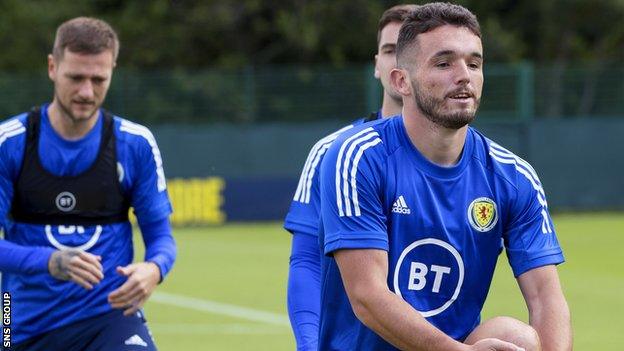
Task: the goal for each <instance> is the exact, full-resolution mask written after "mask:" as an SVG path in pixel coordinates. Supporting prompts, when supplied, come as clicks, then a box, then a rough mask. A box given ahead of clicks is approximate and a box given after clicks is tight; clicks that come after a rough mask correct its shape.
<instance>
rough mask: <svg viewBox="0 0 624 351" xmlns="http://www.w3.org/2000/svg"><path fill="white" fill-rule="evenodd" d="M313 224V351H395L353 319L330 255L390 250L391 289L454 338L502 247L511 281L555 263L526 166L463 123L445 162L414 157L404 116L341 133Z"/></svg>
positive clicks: (470, 320)
mask: <svg viewBox="0 0 624 351" xmlns="http://www.w3.org/2000/svg"><path fill="white" fill-rule="evenodd" d="M321 217H322V224H323V226H322V230H321V231H320V234H319V235H320V238H319V239H320V242H321V246H322V247H323V248H324V252H325V254H326V256H325V257H324V259H323V271H322V277H323V283H322V284H323V287H322V297H321V301H322V304H321V306H322V307H321V326H320V340H319V348H320V349H321V350H396V349H395V348H394V347H393V346H392V345H390V344H389V343H387V342H386V341H384V340H383V339H382V338H381V337H379V336H378V335H377V334H375V333H374V332H373V331H372V330H370V329H368V328H367V327H366V326H365V325H364V324H362V323H361V322H360V321H359V320H358V319H357V318H356V316H355V315H354V313H353V310H352V308H351V305H350V303H349V300H348V297H347V295H346V292H345V290H344V286H343V284H342V280H341V277H340V272H339V270H338V266H337V265H336V261H335V260H334V259H333V258H332V256H331V255H332V253H333V252H334V251H336V250H341V249H379V250H385V251H387V252H388V281H387V284H388V287H389V288H390V290H391V291H393V292H394V293H396V294H397V295H399V296H400V297H402V298H403V299H404V300H405V301H407V302H408V303H409V304H410V305H411V306H412V307H413V308H414V309H416V310H417V311H419V312H420V313H421V314H422V315H423V316H424V317H426V319H427V320H428V321H429V322H430V323H431V324H433V325H435V326H436V327H437V328H439V329H440V330H442V331H443V332H444V333H446V334H447V335H449V336H451V337H453V338H455V339H457V340H463V339H464V338H465V337H466V336H467V335H468V334H469V333H470V332H471V331H472V330H473V329H474V328H475V327H476V326H477V325H478V324H479V322H480V312H481V309H482V307H483V303H484V301H485V298H486V295H487V293H488V289H489V287H490V283H491V280H492V275H493V273H494V267H495V265H496V261H497V257H498V255H499V253H500V252H501V242H503V243H504V247H505V249H506V250H507V255H508V257H509V263H510V265H511V267H512V269H513V272H514V274H515V275H516V276H518V275H520V274H522V273H524V272H526V271H528V270H530V269H533V268H536V267H540V266H544V265H549V264H559V263H561V262H563V255H562V251H561V248H560V247H559V244H558V242H557V239H556V237H555V233H554V230H553V224H552V220H551V218H550V215H549V213H548V207H547V202H546V197H545V195H544V190H543V188H542V185H541V183H540V181H539V179H538V177H537V174H536V173H535V171H534V170H533V168H532V167H531V166H530V165H529V164H528V163H527V162H526V161H524V160H522V159H521V158H519V157H517V156H515V155H514V154H513V153H511V152H510V151H508V150H506V149H504V148H503V147H501V146H499V145H497V144H496V143H494V142H492V141H491V140H489V139H487V138H485V137H484V136H483V135H481V134H480V133H479V132H477V131H476V130H474V129H472V128H469V129H468V131H467V135H466V142H465V145H464V149H463V151H462V155H461V158H460V160H459V161H458V163H457V164H456V165H455V166H452V167H440V166H437V165H435V164H433V163H431V162H430V161H428V160H427V159H426V158H425V157H424V156H423V155H422V154H420V152H419V151H418V150H417V149H416V148H415V147H414V145H413V144H412V143H411V141H410V140H409V137H408V135H407V132H406V130H405V127H404V123H403V119H402V117H401V116H399V117H394V118H390V119H386V120H381V121H377V122H373V123H369V124H366V125H363V126H360V127H355V128H352V129H351V130H349V131H348V132H345V133H343V134H342V135H340V136H339V137H338V138H337V139H336V140H335V142H334V143H333V144H332V146H331V147H330V148H329V150H328V151H327V155H326V156H325V159H324V161H323V164H322V168H321ZM414 332H418V331H414Z"/></svg>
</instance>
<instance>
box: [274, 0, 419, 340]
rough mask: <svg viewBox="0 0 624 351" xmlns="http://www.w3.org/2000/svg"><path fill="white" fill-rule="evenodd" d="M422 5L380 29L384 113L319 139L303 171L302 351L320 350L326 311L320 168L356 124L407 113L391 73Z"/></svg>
mask: <svg viewBox="0 0 624 351" xmlns="http://www.w3.org/2000/svg"><path fill="white" fill-rule="evenodd" d="M415 8H416V5H398V6H394V7H392V8H390V9H388V10H386V11H385V12H384V13H383V14H382V16H381V19H380V20H379V25H378V29H377V54H375V78H377V79H379V80H380V81H381V84H382V86H383V102H382V105H381V109H380V110H379V111H376V112H373V113H372V114H371V115H370V116H369V117H368V118H362V119H359V120H357V121H355V122H354V123H353V124H351V125H348V126H346V127H344V128H342V129H340V130H338V131H337V132H335V133H333V134H330V135H328V136H326V137H325V138H322V139H321V140H319V141H318V142H317V143H316V144H315V145H314V146H313V147H312V150H311V151H310V153H309V155H308V158H307V160H306V162H305V165H304V167H303V172H302V173H301V178H300V179H299V184H298V186H297V191H296V193H295V197H294V199H293V202H292V204H291V206H290V211H289V212H288V215H287V216H286V220H285V223H284V228H286V230H288V231H289V232H291V233H292V234H293V237H292V252H291V257H290V271H289V276H288V315H289V316H290V322H291V325H292V328H293V332H294V334H295V339H296V342H297V349H298V350H316V349H317V339H318V325H319V312H320V272H321V265H320V264H321V258H320V248H319V246H318V227H319V221H320V219H319V210H320V201H319V172H318V170H319V168H320V164H321V160H322V159H323V155H324V153H325V151H326V150H327V148H328V147H329V146H330V145H331V143H332V141H333V140H334V139H336V137H337V136H338V135H340V133H342V132H343V131H345V130H347V129H350V128H352V127H354V126H356V125H360V124H362V123H365V122H369V121H373V120H377V119H380V118H383V117H389V116H394V115H398V114H400V113H401V107H402V106H403V101H402V99H401V95H400V94H398V93H397V92H396V91H394V89H393V88H392V86H391V84H390V72H391V71H392V69H394V68H395V67H396V55H395V50H396V43H397V38H398V36H399V29H400V28H401V24H402V23H403V20H404V19H405V16H406V15H407V14H409V12H410V11H412V10H414V9H415Z"/></svg>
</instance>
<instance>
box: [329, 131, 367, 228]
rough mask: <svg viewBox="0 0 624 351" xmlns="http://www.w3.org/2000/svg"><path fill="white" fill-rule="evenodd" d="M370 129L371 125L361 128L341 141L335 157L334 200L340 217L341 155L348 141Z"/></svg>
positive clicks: (342, 214)
mask: <svg viewBox="0 0 624 351" xmlns="http://www.w3.org/2000/svg"><path fill="white" fill-rule="evenodd" d="M371 131H373V128H371V127H368V128H366V129H362V130H361V131H359V132H357V133H355V134H353V135H352V136H350V137H349V138H347V140H345V141H344V142H343V143H342V145H340V150H339V151H338V158H337V159H336V202H337V204H338V211H339V212H340V216H341V217H342V216H344V212H343V210H342V196H341V193H340V174H341V173H340V167H341V165H342V155H343V154H344V150H345V148H346V147H347V146H348V145H349V143H351V141H353V139H356V138H357V137H359V136H360V135H362V134H364V133H368V132H371Z"/></svg>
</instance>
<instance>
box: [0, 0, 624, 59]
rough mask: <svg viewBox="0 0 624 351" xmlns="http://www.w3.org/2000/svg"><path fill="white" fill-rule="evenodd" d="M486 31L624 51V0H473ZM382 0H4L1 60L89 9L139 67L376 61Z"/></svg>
mask: <svg viewBox="0 0 624 351" xmlns="http://www.w3.org/2000/svg"><path fill="white" fill-rule="evenodd" d="M459 3H460V4H462V5H465V6H467V7H468V8H470V9H471V10H472V11H473V12H475V13H476V14H477V15H478V17H479V19H480V22H481V25H482V27H483V28H482V29H483V33H484V47H485V50H486V58H487V60H488V61H496V62H515V61H520V60H530V61H534V62H538V63H539V62H575V61H591V60H595V59H599V60H607V61H609V60H620V59H622V58H624V52H623V50H624V49H623V48H624V45H623V44H624V27H623V26H620V25H618V23H619V21H621V19H622V18H624V2H623V1H620V0H595V1H588V0H543V1H528V0H525V1H520V0H488V1H482V0H472V1H470V0H465V1H459ZM394 4H395V3H394V2H391V1H375V0H350V1H345V0H334V1H329V0H324V1H312V0H266V1H261V0H208V1H197V0H196V1H187V0H151V1H142V0H91V1H70V0H56V1H44V0H3V1H1V2H0V43H1V44H2V48H3V50H1V51H0V69H3V70H13V71H30V70H33V69H35V68H36V69H40V68H41V67H42V65H44V64H45V55H46V54H47V53H48V52H49V51H50V50H51V45H52V40H53V37H54V31H55V28H56V27H57V26H58V24H60V23H61V22H62V21H64V20H66V19H69V18H72V17H75V16H79V15H88V16H96V17H100V18H103V19H105V20H107V21H109V22H110V23H111V24H112V25H113V26H114V27H115V28H116V29H117V30H118V32H119V34H120V37H121V40H122V51H121V57H120V64H121V65H123V66H125V67H140V68H198V67H206V66H210V67H226V68H236V67H242V66H247V65H266V64H285V63H306V64H307V63H331V64H333V65H338V66H339V65H342V64H345V63H349V62H368V61H370V60H371V58H372V55H373V53H374V51H375V32H376V27H377V21H378V18H379V16H380V15H381V13H382V12H383V10H384V9H385V8H387V7H390V6H392V5H394Z"/></svg>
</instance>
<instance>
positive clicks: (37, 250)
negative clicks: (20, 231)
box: [0, 240, 54, 274]
mask: <svg viewBox="0 0 624 351" xmlns="http://www.w3.org/2000/svg"><path fill="white" fill-rule="evenodd" d="M0 252H2V254H1V255H0V272H5V273H17V274H34V273H47V272H48V261H49V260H50V256H51V255H52V253H53V252H54V249H53V248H51V247H43V246H42V247H39V246H21V245H17V244H14V243H12V242H10V241H6V240H0Z"/></svg>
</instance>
